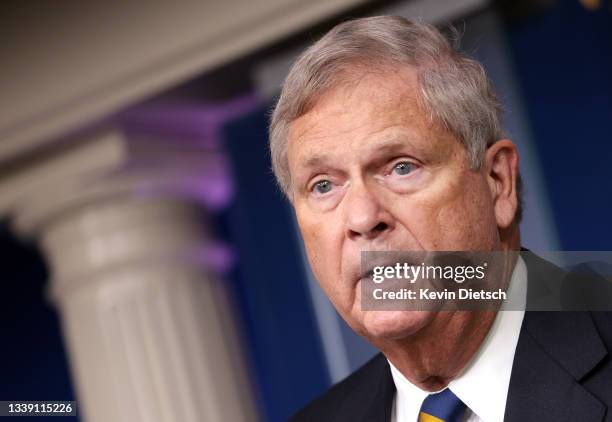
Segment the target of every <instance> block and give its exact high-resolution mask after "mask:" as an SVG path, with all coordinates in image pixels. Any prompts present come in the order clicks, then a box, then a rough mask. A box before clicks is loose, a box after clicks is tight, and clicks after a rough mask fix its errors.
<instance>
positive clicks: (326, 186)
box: [313, 180, 332, 194]
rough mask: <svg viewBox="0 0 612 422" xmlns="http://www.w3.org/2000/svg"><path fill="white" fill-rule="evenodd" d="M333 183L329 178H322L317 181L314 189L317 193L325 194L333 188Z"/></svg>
mask: <svg viewBox="0 0 612 422" xmlns="http://www.w3.org/2000/svg"><path fill="white" fill-rule="evenodd" d="M331 188H332V184H331V182H330V181H329V180H321V181H319V182H317V183H315V185H314V187H313V189H314V191H315V192H316V193H319V194H324V193H327V192H329V191H330V190H331Z"/></svg>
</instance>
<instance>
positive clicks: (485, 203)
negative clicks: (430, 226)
mask: <svg viewBox="0 0 612 422" xmlns="http://www.w3.org/2000/svg"><path fill="white" fill-rule="evenodd" d="M464 183H465V184H464V185H463V187H461V188H460V189H459V190H458V192H457V194H456V195H455V196H454V197H453V200H452V201H449V202H448V203H447V206H444V207H441V209H440V212H439V213H438V214H437V216H438V226H439V227H442V228H443V230H444V232H445V233H442V235H444V236H445V239H446V240H447V244H446V245H444V246H445V247H447V248H449V249H450V250H453V249H456V250H468V249H469V250H488V249H490V248H492V247H493V244H494V242H495V239H496V224H495V215H494V213H493V203H492V200H491V197H490V192H489V190H488V186H487V185H486V183H485V181H484V180H482V178H481V177H479V176H477V175H473V176H472V177H467V178H466V179H465V180H464Z"/></svg>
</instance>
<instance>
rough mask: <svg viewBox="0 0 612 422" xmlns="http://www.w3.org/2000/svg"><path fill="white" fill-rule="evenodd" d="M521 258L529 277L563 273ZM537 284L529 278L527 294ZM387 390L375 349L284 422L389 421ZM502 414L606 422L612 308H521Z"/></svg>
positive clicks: (390, 392) (610, 402)
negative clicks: (568, 310) (517, 336)
mask: <svg viewBox="0 0 612 422" xmlns="http://www.w3.org/2000/svg"><path fill="white" fill-rule="evenodd" d="M526 264H527V269H528V274H529V275H528V277H529V279H532V277H534V276H535V277H548V279H550V278H551V277H552V278H556V277H561V275H562V271H561V270H560V269H559V268H557V267H554V266H553V265H552V264H549V263H547V262H546V261H544V260H542V259H540V258H537V257H535V256H533V255H532V257H531V258H529V260H527V259H526ZM540 287H541V286H538V285H537V284H536V283H531V284H528V297H529V295H530V294H539V292H538V289H539V288H540ZM394 394H395V385H394V383H393V378H392V376H391V371H390V368H389V364H388V363H387V360H386V359H385V357H384V356H383V355H382V354H378V355H376V356H375V357H374V358H373V359H372V360H370V361H369V362H368V363H366V364H365V365H364V366H363V367H362V368H360V369H359V370H357V371H356V372H354V373H353V374H352V375H350V376H349V377H348V378H346V379H345V380H344V381H342V382H340V383H338V384H336V385H335V386H333V387H332V388H331V389H330V390H328V391H327V392H326V393H325V394H324V395H323V396H321V397H320V398H318V399H316V400H315V401H314V402H312V403H310V404H309V405H308V406H307V407H306V408H304V409H303V410H302V411H300V412H299V413H298V414H296V415H295V416H294V417H293V418H291V420H292V421H294V422H302V421H319V422H327V421H329V422H331V421H334V422H344V421H347V422H348V421H350V422H358V421H363V422H366V421H367V422H389V421H390V420H391V408H392V405H393V397H394ZM609 409H610V410H609ZM504 420H505V421H506V422H530V421H538V422H546V421H551V422H553V421H554V422H561V421H581V422H601V421H607V422H612V312H531V311H528V312H525V318H524V320H523V325H522V327H521V331H520V334H519V340H518V344H517V347H516V352H515V355H514V363H513V366H512V374H511V377H510V386H509V390H508V398H507V402H506V411H505V417H504Z"/></svg>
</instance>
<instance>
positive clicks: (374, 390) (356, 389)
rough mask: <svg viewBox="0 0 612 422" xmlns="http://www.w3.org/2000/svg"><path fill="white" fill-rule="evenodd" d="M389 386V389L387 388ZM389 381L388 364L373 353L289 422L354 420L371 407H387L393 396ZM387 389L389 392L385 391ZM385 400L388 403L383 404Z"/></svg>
mask: <svg viewBox="0 0 612 422" xmlns="http://www.w3.org/2000/svg"><path fill="white" fill-rule="evenodd" d="M389 383H391V387H390V385H389ZM392 383H393V379H392V377H391V372H390V368H389V363H388V362H387V360H386V358H385V357H384V356H383V355H382V354H381V353H379V354H377V355H376V356H374V358H372V359H371V360H370V361H368V362H367V363H366V364H365V365H363V366H362V367H361V368H359V369H358V370H357V371H355V372H353V373H352V374H351V375H349V376H348V377H347V378H345V379H344V380H343V381H341V382H339V383H338V384H335V385H334V386H332V387H331V388H330V389H329V390H327V391H326V392H325V393H323V395H321V396H320V397H318V398H317V399H315V400H314V401H312V402H311V403H309V404H308V405H307V406H306V407H305V408H304V409H302V410H301V411H299V412H298V413H297V414H295V415H294V416H293V417H292V418H291V419H290V421H292V422H302V421H315V420H316V421H321V422H324V421H332V420H333V421H342V420H356V419H357V418H358V417H359V416H360V415H364V414H367V413H368V410H370V409H371V407H372V406H376V405H378V406H381V405H388V406H389V407H390V404H391V401H390V400H389V396H390V397H391V399H392V397H393V387H392ZM389 388H391V391H390V392H389V391H388V390H389ZM385 401H388V403H384V402H385Z"/></svg>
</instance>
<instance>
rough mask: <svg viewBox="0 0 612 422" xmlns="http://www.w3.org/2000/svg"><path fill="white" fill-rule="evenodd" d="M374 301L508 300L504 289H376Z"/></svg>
mask: <svg viewBox="0 0 612 422" xmlns="http://www.w3.org/2000/svg"><path fill="white" fill-rule="evenodd" d="M373 296H374V299H376V300H386V299H389V300H457V299H459V300H506V292H504V291H503V290H502V289H498V290H497V291H488V290H484V289H480V290H474V289H463V288H460V289H458V290H457V291H450V290H448V289H444V290H443V291H436V290H431V289H419V291H418V292H417V291H415V290H410V289H399V290H393V291H386V290H383V289H374V292H373Z"/></svg>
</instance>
